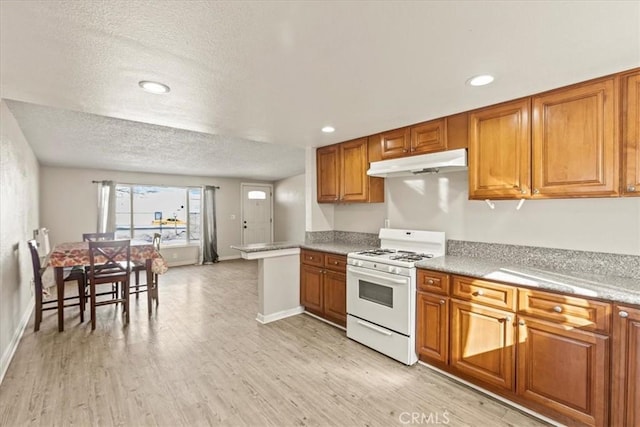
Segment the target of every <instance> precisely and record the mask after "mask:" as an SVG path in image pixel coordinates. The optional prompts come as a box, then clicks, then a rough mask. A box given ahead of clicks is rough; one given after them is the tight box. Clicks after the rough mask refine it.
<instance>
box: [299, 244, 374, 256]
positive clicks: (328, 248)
mask: <svg viewBox="0 0 640 427" xmlns="http://www.w3.org/2000/svg"><path fill="white" fill-rule="evenodd" d="M300 247H301V248H302V249H310V250H312V251H321V252H330V253H333V254H337V255H346V254H348V253H349V252H360V251H366V250H367V249H375V247H374V246H366V245H362V244H355V243H341V242H331V243H304V244H302V245H300Z"/></svg>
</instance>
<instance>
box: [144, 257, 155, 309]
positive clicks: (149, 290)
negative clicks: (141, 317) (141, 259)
mask: <svg viewBox="0 0 640 427" xmlns="http://www.w3.org/2000/svg"><path fill="white" fill-rule="evenodd" d="M152 262H153V260H152V259H151V258H147V260H146V261H145V266H146V271H147V306H148V309H149V315H151V302H152V301H153V300H154V296H155V295H154V292H155V288H154V283H153V271H151V263H152Z"/></svg>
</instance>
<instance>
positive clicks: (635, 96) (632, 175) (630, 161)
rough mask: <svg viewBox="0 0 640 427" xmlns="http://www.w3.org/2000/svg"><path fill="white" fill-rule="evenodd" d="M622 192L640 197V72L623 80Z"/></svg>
mask: <svg viewBox="0 0 640 427" xmlns="http://www.w3.org/2000/svg"><path fill="white" fill-rule="evenodd" d="M622 138H623V140H622V150H623V151H622V192H623V194H624V195H625V196H640V71H636V72H634V73H632V74H629V75H625V76H623V78H622Z"/></svg>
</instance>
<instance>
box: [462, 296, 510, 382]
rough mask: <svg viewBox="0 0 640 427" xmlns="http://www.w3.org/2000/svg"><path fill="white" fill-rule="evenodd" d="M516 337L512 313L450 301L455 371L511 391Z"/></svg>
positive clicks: (469, 303) (465, 302)
mask: <svg viewBox="0 0 640 427" xmlns="http://www.w3.org/2000/svg"><path fill="white" fill-rule="evenodd" d="M515 336H516V328H515V325H514V314H513V313H511V312H509V311H505V310H497V309H493V308H489V307H484V306H482V305H480V304H475V303H471V302H467V301H461V300H457V299H452V300H451V355H450V366H451V368H452V370H453V371H454V372H459V373H462V374H464V375H466V376H469V377H472V378H474V379H477V380H479V381H482V382H485V383H488V384H491V385H493V386H496V387H499V388H501V389H505V390H514V389H515V357H516V346H515V344H516V341H515Z"/></svg>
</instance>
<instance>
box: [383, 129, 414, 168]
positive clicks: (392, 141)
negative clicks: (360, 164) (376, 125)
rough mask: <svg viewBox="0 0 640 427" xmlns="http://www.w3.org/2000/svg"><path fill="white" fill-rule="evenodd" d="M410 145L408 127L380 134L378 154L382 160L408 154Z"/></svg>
mask: <svg viewBox="0 0 640 427" xmlns="http://www.w3.org/2000/svg"><path fill="white" fill-rule="evenodd" d="M410 147H411V133H410V130H409V128H408V127H406V128H402V129H395V130H390V131H389V132H384V133H382V134H380V151H381V152H380V154H381V157H382V159H383V160H384V159H392V158H394V157H403V156H408V155H409V149H410Z"/></svg>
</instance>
